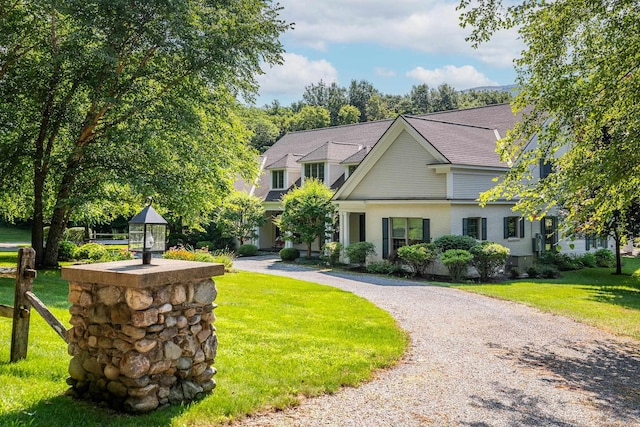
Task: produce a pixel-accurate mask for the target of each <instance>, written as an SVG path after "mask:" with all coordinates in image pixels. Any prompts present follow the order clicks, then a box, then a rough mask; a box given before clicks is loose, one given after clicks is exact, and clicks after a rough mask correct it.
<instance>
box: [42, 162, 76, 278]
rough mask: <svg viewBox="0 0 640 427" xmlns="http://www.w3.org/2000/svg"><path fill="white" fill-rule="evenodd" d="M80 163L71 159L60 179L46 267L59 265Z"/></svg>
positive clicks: (45, 257) (48, 242) (46, 255)
mask: <svg viewBox="0 0 640 427" xmlns="http://www.w3.org/2000/svg"><path fill="white" fill-rule="evenodd" d="M79 163H80V162H79V161H77V160H70V161H69V162H68V163H67V169H66V171H65V173H64V175H63V176H62V180H61V181H60V187H59V188H58V194H57V197H56V200H57V204H56V207H55V208H54V209H53V216H52V217H51V226H50V227H49V234H48V235H47V246H46V247H45V250H44V258H43V260H42V265H43V267H45V268H56V267H57V266H58V249H59V248H60V242H61V241H62V235H63V233H64V230H65V228H67V222H68V220H69V216H70V213H71V209H72V207H71V206H70V205H69V197H70V195H71V190H72V188H73V184H74V182H75V175H74V174H75V173H76V171H77V169H78V165H79Z"/></svg>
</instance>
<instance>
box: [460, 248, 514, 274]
mask: <svg viewBox="0 0 640 427" xmlns="http://www.w3.org/2000/svg"><path fill="white" fill-rule="evenodd" d="M469 252H471V255H473V260H472V261H471V262H472V264H473V266H474V267H475V268H476V269H477V270H478V274H480V280H481V281H483V282H486V281H488V280H490V279H492V278H493V277H495V276H496V275H497V274H498V272H499V271H500V269H503V268H504V266H505V265H506V263H507V258H509V248H506V247H504V246H502V245H501V244H499V243H494V242H482V243H479V244H477V245H475V246H474V247H472V248H471V249H470V250H469Z"/></svg>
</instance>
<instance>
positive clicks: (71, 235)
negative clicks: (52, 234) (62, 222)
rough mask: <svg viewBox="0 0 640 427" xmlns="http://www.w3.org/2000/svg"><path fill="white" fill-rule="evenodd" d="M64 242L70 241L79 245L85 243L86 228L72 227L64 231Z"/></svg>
mask: <svg viewBox="0 0 640 427" xmlns="http://www.w3.org/2000/svg"><path fill="white" fill-rule="evenodd" d="M89 234H91V230H89ZM62 236H63V239H64V240H67V241H70V242H73V243H75V244H76V245H79V244H81V243H83V242H84V238H85V235H84V227H70V228H67V229H66V230H64V234H63V235H62Z"/></svg>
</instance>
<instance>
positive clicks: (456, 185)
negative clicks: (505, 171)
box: [453, 172, 497, 200]
mask: <svg viewBox="0 0 640 427" xmlns="http://www.w3.org/2000/svg"><path fill="white" fill-rule="evenodd" d="M496 176H497V174H480V173H459V172H454V173H453V198H454V199H466V200H475V199H477V198H478V197H479V196H480V193H483V192H485V191H487V190H489V189H490V188H491V187H493V186H495V185H496V183H495V182H493V178H495V177H496Z"/></svg>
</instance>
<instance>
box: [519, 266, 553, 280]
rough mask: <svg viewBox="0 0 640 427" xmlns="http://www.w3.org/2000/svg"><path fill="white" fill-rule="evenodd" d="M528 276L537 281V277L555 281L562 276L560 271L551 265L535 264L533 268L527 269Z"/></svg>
mask: <svg viewBox="0 0 640 427" xmlns="http://www.w3.org/2000/svg"><path fill="white" fill-rule="evenodd" d="M527 274H528V275H529V278H531V279H535V278H536V277H542V278H545V279H555V278H556V277H558V276H559V275H560V270H558V268H557V267H556V266H555V265H551V264H533V265H532V266H531V267H529V268H527Z"/></svg>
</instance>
